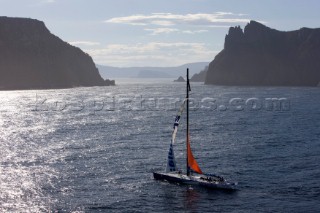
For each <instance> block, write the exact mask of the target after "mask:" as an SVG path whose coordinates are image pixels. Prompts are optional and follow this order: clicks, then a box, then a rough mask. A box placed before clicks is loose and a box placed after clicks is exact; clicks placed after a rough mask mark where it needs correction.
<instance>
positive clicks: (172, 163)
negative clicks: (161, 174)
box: [166, 100, 186, 172]
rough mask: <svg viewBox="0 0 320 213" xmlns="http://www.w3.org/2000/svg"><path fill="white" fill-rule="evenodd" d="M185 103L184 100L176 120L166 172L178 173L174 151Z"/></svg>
mask: <svg viewBox="0 0 320 213" xmlns="http://www.w3.org/2000/svg"><path fill="white" fill-rule="evenodd" d="M185 102H186V100H184V101H183V103H182V104H181V106H180V109H179V111H178V114H177V115H176V118H175V120H174V124H173V132H172V138H171V143H170V147H169V152H168V161H167V167H166V172H173V171H177V167H176V159H175V157H174V151H173V144H174V142H175V139H176V135H177V131H178V126H179V122H180V118H181V114H182V112H183V110H184V106H185Z"/></svg>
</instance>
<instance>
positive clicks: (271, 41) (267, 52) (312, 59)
mask: <svg viewBox="0 0 320 213" xmlns="http://www.w3.org/2000/svg"><path fill="white" fill-rule="evenodd" d="M319 81H320V28H317V29H310V28H301V29H300V30H295V31H289V32H282V31H278V30H275V29H271V28H269V27H267V26H265V25H263V24H261V23H258V22H256V21H250V23H249V24H247V25H246V27H245V28H244V30H242V29H241V28H240V27H231V28H230V29H229V33H228V34H227V35H226V37H225V44H224V49H223V50H222V51H221V52H220V53H219V54H218V55H217V56H216V57H215V59H214V60H213V61H212V62H211V63H210V65H209V69H208V72H207V75H206V79H205V83H206V84H216V85H245V86H317V85H318V82H319Z"/></svg>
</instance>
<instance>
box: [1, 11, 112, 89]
mask: <svg viewBox="0 0 320 213" xmlns="http://www.w3.org/2000/svg"><path fill="white" fill-rule="evenodd" d="M112 83H114V82H112V81H104V80H103V79H102V78H101V76H100V74H99V72H98V69H97V68H96V66H95V64H94V63H93V60H92V58H91V57H90V56H89V55H88V54H86V53H84V52H83V51H82V50H80V49H79V48H77V47H74V46H71V45H70V44H68V43H67V42H64V41H62V40H61V39H60V38H58V37H57V36H55V35H53V34H51V33H50V31H49V30H48V29H47V28H46V26H45V24H44V23H43V22H42V21H38V20H35V19H29V18H9V17H0V90H17V89H55V88H70V87H79V86H105V85H110V84H112Z"/></svg>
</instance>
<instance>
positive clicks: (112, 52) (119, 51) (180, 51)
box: [84, 42, 217, 67]
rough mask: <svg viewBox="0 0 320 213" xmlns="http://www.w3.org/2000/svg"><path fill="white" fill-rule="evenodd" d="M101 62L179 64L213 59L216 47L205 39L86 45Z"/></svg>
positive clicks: (133, 64) (113, 64)
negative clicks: (199, 41) (104, 45)
mask: <svg viewBox="0 0 320 213" xmlns="http://www.w3.org/2000/svg"><path fill="white" fill-rule="evenodd" d="M84 51H85V52H87V53H88V54H89V55H91V56H92V57H93V59H94V61H95V62H96V63H98V64H105V65H111V66H118V67H126V66H154V65H155V64H157V65H159V66H161V64H163V66H177V65H181V64H184V63H190V62H199V61H211V60H213V58H214V56H215V55H216V54H217V51H212V50H210V49H208V47H207V45H205V44H204V43H185V42H172V43H166V42H149V43H146V44H142V43H138V44H110V45H107V46H106V47H105V48H97V49H85V50H84Z"/></svg>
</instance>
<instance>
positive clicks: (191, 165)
mask: <svg viewBox="0 0 320 213" xmlns="http://www.w3.org/2000/svg"><path fill="white" fill-rule="evenodd" d="M186 90H187V96H186V100H187V140H186V144H187V175H188V176H189V175H190V169H192V171H194V172H197V173H199V174H202V171H201V169H200V167H199V165H198V163H197V161H196V159H195V158H194V157H193V154H192V151H191V147H190V134H189V92H190V91H191V87H190V82H189V69H188V68H187V88H186Z"/></svg>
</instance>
